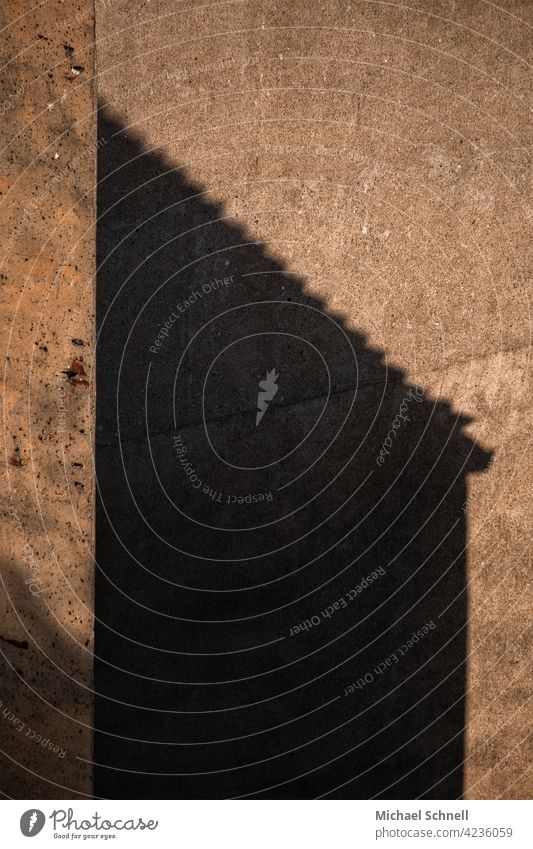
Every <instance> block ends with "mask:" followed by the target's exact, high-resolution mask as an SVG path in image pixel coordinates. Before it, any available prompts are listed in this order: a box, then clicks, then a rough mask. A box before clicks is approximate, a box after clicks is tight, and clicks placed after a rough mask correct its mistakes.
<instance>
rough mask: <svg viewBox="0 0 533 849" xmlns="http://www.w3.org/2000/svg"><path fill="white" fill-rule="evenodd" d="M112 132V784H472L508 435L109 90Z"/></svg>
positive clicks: (108, 308) (107, 235)
mask: <svg viewBox="0 0 533 849" xmlns="http://www.w3.org/2000/svg"><path fill="white" fill-rule="evenodd" d="M99 138H100V139H105V144H101V145H100V146H99V175H98V176H99V189H98V215H99V219H98V237H97V239H98V268H99V271H98V280H97V323H98V344H97V373H98V385H97V433H96V466H97V481H98V488H99V500H98V509H97V532H96V541H97V542H96V546H97V552H96V554H97V578H96V614H97V626H96V650H95V654H96V661H95V682H94V689H95V693H96V702H95V749H94V760H95V764H96V767H95V790H94V792H95V795H96V796H99V797H109V798H178V799H180V798H221V797H223V798H227V797H240V796H246V795H249V796H255V797H259V798H261V797H262V798H314V797H318V796H323V795H326V794H327V795H328V798H373V797H381V798H391V799H393V798H398V799H400V798H401V799H412V798H418V797H424V798H458V797H461V795H462V792H463V784H462V770H463V756H464V746H463V734H464V726H465V704H464V700H465V664H466V655H465V647H466V637H467V591H466V582H465V569H466V551H465V546H466V522H467V517H466V515H465V502H466V497H467V495H466V478H467V474H468V473H470V472H476V471H481V470H483V469H485V468H486V466H487V464H488V461H489V460H490V454H489V453H487V452H485V451H483V450H481V449H480V448H479V447H477V446H476V445H475V444H474V443H473V442H472V441H471V440H470V439H469V438H468V437H467V436H466V435H465V432H464V426H465V425H466V424H467V422H468V420H467V419H466V417H464V416H461V415H457V414H456V413H455V412H454V411H453V409H452V407H451V406H449V405H448V404H446V403H443V402H442V401H440V400H439V401H438V402H435V401H433V400H431V399H430V398H428V397H427V396H425V395H424V393H423V390H422V388H421V387H415V386H413V385H410V384H409V383H407V382H406V380H405V377H404V375H403V374H402V372H401V371H399V370H398V369H394V368H390V367H388V365H387V363H386V360H385V355H384V352H382V351H378V350H375V349H372V348H371V347H370V346H369V345H368V344H367V342H366V341H365V336H364V334H362V333H359V332H354V331H353V330H351V329H349V327H348V325H347V323H346V321H345V319H344V318H343V317H342V316H338V315H333V314H332V313H330V312H328V309H327V307H326V305H325V304H324V303H322V302H320V301H319V300H317V299H316V298H315V297H311V296H310V294H309V293H308V292H307V291H306V285H305V281H304V280H302V279H299V278H297V277H296V276H295V275H293V274H290V273H288V272H287V271H286V270H285V269H284V267H283V265H282V264H281V263H280V261H279V260H277V259H275V258H273V256H271V255H269V250H268V249H266V248H265V247H264V245H262V244H258V243H255V242H254V241H253V240H252V239H251V238H250V236H249V234H247V233H246V232H244V231H243V229H242V228H241V227H240V226H238V225H236V223H235V222H232V221H231V220H229V219H228V218H226V217H225V212H224V209H223V207H222V206H221V205H216V204H215V203H213V202H212V201H209V200H208V199H207V198H206V194H205V191H206V190H205V187H202V186H200V185H195V184H193V183H192V182H191V181H190V180H189V179H188V178H187V176H186V174H184V172H183V171H182V170H181V169H180V168H179V167H178V166H176V164H175V163H172V162H170V161H168V160H167V159H166V158H165V157H164V156H162V155H160V154H159V153H158V152H157V151H155V152H154V151H152V152H150V151H146V150H145V149H144V146H143V144H142V142H141V141H140V140H139V139H138V138H137V137H136V135H135V133H133V132H131V131H129V130H125V129H124V128H123V127H122V126H121V125H120V124H119V123H118V122H117V121H115V120H114V119H113V118H112V117H111V116H110V114H109V113H108V112H107V111H106V109H105V108H103V109H102V112H101V116H100V127H99ZM272 370H274V372H275V374H271V375H270V377H268V372H272ZM260 381H265V383H264V384H263V386H262V387H260V386H259V384H260ZM276 387H277V389H276ZM259 392H264V393H265V394H264V395H263V396H261V397H262V400H263V401H264V403H262V404H260V412H261V413H262V416H259V417H258V416H257V412H258V411H257V402H258V393H259ZM258 418H259V419H260V420H259V422H258Z"/></svg>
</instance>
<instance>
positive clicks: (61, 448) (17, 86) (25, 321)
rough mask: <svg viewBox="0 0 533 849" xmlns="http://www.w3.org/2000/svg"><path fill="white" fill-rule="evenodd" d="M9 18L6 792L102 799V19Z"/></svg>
mask: <svg viewBox="0 0 533 849" xmlns="http://www.w3.org/2000/svg"><path fill="white" fill-rule="evenodd" d="M0 18H1V26H2V38H1V48H0V49H1V61H2V68H3V70H2V75H1V82H0V112H1V120H0V124H1V130H0V133H1V146H2V154H1V159H2V166H1V180H0V192H1V196H0V228H1V234H2V235H1V268H0V303H1V322H2V328H3V333H2V354H3V357H2V363H3V378H2V384H3V385H2V404H3V406H2V426H3V430H2V445H3V451H2V459H3V463H2V488H1V489H2V491H1V495H0V507H1V516H2V550H1V578H2V582H1V586H0V611H1V625H0V638H1V639H0V651H1V653H2V659H1V665H2V687H1V692H0V701H1V709H0V734H1V737H2V745H1V755H0V789H1V792H2V795H4V796H6V797H12V798H21V799H31V798H63V797H64V798H76V797H80V798H83V797H86V796H90V795H91V793H92V783H91V767H90V760H91V751H92V732H91V726H92V688H91V674H92V633H93V603H92V602H93V556H92V551H93V542H94V540H93V515H94V511H93V496H94V486H93V471H92V469H93V456H92V455H93V452H92V439H93V407H94V405H93V383H94V379H93V369H92V366H93V353H92V352H93V342H94V333H93V322H94V309H93V299H94V288H93V281H94V222H95V210H94V183H95V162H96V155H95V154H96V151H95V120H94V102H93V98H94V49H93V40H94V15H93V7H92V3H91V2H89V0H79V2H69V3H62V2H59V0H53V1H52V2H49V3H44V4H40V5H35V4H28V3H25V2H23V1H22V0H17V2H6V3H3V4H2V9H1V10H0ZM73 362H74V363H75V364H74V365H73ZM81 369H83V371H84V372H85V373H86V374H85V375H83V374H82V373H81ZM65 372H71V376H70V377H69V376H68V375H67V374H65ZM80 758H81V760H80Z"/></svg>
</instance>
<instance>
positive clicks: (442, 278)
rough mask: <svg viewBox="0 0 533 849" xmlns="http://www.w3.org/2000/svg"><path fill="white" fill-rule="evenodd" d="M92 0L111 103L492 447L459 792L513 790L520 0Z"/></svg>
mask: <svg viewBox="0 0 533 849" xmlns="http://www.w3.org/2000/svg"><path fill="white" fill-rule="evenodd" d="M96 7H97V35H98V45H99V46H98V61H99V85H98V87H99V93H100V96H101V97H102V99H103V100H104V101H105V103H106V105H107V109H108V110H109V112H110V113H111V114H112V115H113V117H114V119H115V120H116V122H117V123H118V124H119V125H120V126H121V127H123V128H125V132H129V133H130V134H132V135H133V136H134V137H135V138H136V139H139V140H141V141H142V144H143V146H144V148H145V149H146V150H151V149H154V151H157V152H158V153H159V152H160V153H161V154H162V155H163V156H165V157H166V158H167V159H168V161H169V162H174V163H176V164H179V166H180V167H184V169H185V171H184V173H185V176H186V178H187V180H189V181H191V182H193V183H197V184H198V185H201V186H202V187H206V188H207V189H208V199H209V200H210V201H213V202H216V203H220V204H221V205H222V209H223V213H222V214H223V215H224V216H228V217H229V219H230V220H234V221H235V222H236V223H237V224H238V225H240V226H242V228H243V229H244V231H245V232H246V233H247V234H248V236H249V238H250V239H256V240H258V241H260V242H262V243H264V244H265V246H266V249H267V250H268V251H269V252H270V253H271V254H272V255H273V256H279V257H280V258H282V259H283V262H284V263H285V266H286V267H287V268H288V269H289V270H290V271H291V272H293V273H295V274H297V275H299V276H300V277H301V278H303V279H305V280H306V281H307V284H308V286H309V291H310V292H311V293H312V294H313V295H314V296H316V297H317V298H320V299H323V302H324V303H325V304H326V305H327V308H328V310H330V311H331V312H332V314H335V315H339V316H342V317H343V318H344V320H345V321H346V322H347V323H348V325H349V326H352V327H354V328H357V329H359V330H362V331H364V332H365V333H367V334H368V341H369V344H370V345H375V346H376V347H378V348H382V349H385V350H386V351H387V355H388V357H389V358H390V362H391V363H392V364H394V365H395V366H396V367H398V368H401V369H402V370H403V371H404V372H405V373H406V375H407V377H408V379H409V380H410V381H412V382H413V383H417V384H421V385H423V386H424V387H425V388H426V390H427V392H428V394H429V395H430V396H431V397H433V398H436V399H437V398H441V399H443V400H444V401H446V402H448V403H451V404H452V405H453V407H454V409H457V410H461V411H462V412H463V413H465V414H466V415H468V416H471V418H472V422H471V424H470V426H469V434H470V436H471V437H473V438H476V439H478V440H479V442H480V444H482V445H484V446H486V447H487V448H488V449H489V450H491V451H493V452H494V455H493V462H492V466H491V467H490V469H489V470H488V471H487V472H486V473H485V474H482V475H478V476H473V477H472V478H471V479H470V490H469V497H468V503H467V504H466V505H465V508H464V509H465V513H466V514H467V516H468V533H469V536H468V591H469V602H470V603H469V621H468V633H469V655H468V666H467V670H468V672H467V674H468V689H467V693H466V712H467V718H468V723H467V726H466V729H465V735H466V745H467V754H466V762H465V775H466V795H467V796H469V797H470V798H476V797H497V796H499V795H503V796H510V797H515V796H517V797H520V796H521V795H525V794H526V792H527V791H526V781H527V778H526V766H527V761H528V757H527V751H526V747H525V744H524V737H525V735H526V733H527V706H526V690H525V686H526V680H527V679H526V675H527V673H526V669H525V667H524V664H523V658H524V657H525V656H526V636H525V634H526V628H527V619H528V616H527V614H528V608H529V605H530V600H529V598H528V595H527V591H526V587H527V574H528V570H529V567H530V560H529V553H528V541H529V536H530V531H531V517H530V516H528V514H529V512H530V511H529V495H528V480H530V479H531V469H532V466H531V454H530V453H529V445H530V439H531V434H530V424H529V423H528V420H529V421H530V417H531V395H530V384H529V376H530V374H529V362H530V361H529V356H530V331H531V323H530V297H531V289H530V275H531V252H530V251H531V248H530V242H531V222H532V214H533V213H532V210H533V206H531V197H530V196H529V192H530V188H531V186H530V174H531V172H530V144H531V129H530V127H529V126H528V124H527V118H526V109H525V104H526V102H527V99H528V98H529V96H530V86H531V80H530V77H529V76H528V70H529V68H528V65H527V61H526V56H527V53H528V47H530V32H531V30H530V28H529V26H528V24H527V21H528V20H529V23H531V6H530V4H529V3H527V2H508V0H505V2H503V3H499V4H497V5H495V4H489V3H485V2H483V0H474V2H468V3H454V2H448V1H447V0H442V2H441V0H432V2H415V3H414V4H412V3H411V4H409V5H408V6H405V5H401V4H391V3H381V2H352V3H347V2H339V0H327V1H326V2H322V3H308V2H303V1H302V2H299V0H298V1H297V2H288V0H266V2H262V3H257V2H253V0H252V1H251V2H238V3H231V2H229V3H217V4H209V5H206V4H205V3H202V2H195V0H193V2H191V3H187V4H176V3H173V2H169V0H153V2H150V3H137V2H133V0H116V2H108V0H97V3H96ZM191 226H192V225H191ZM163 320H164V318H163V319H162V321H163Z"/></svg>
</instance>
